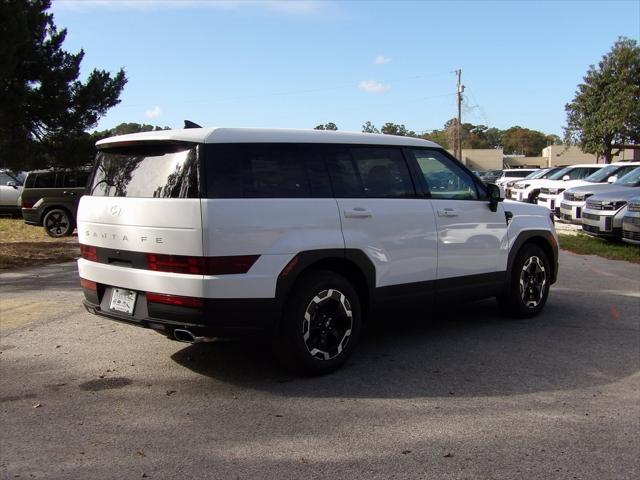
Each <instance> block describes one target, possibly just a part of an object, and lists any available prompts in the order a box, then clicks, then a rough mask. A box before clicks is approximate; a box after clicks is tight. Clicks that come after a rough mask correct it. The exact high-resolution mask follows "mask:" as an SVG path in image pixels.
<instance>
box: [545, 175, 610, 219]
mask: <svg viewBox="0 0 640 480" xmlns="http://www.w3.org/2000/svg"><path fill="white" fill-rule="evenodd" d="M603 167H604V165H602V164H597V163H584V164H581V165H571V166H569V167H565V169H564V170H560V171H559V172H557V173H556V174H555V175H553V176H552V177H549V178H548V179H546V180H540V181H539V183H538V184H537V187H538V189H539V190H540V194H539V195H538V199H537V200H536V203H537V204H538V205H541V206H543V207H546V208H548V209H549V210H551V212H553V213H554V214H555V215H556V216H559V215H560V202H561V200H562V192H564V191H565V189H566V188H567V185H568V183H567V182H569V181H571V180H581V179H583V178H586V177H588V176H589V175H591V174H592V173H595V172H597V171H598V170H600V169H601V168H603Z"/></svg>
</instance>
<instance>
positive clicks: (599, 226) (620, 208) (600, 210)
mask: <svg viewBox="0 0 640 480" xmlns="http://www.w3.org/2000/svg"><path fill="white" fill-rule="evenodd" d="M639 194H640V187H631V188H629V187H626V188H625V187H620V188H619V189H618V190H616V191H610V192H607V193H601V194H598V195H594V196H592V197H590V198H589V199H588V200H587V205H586V207H585V209H584V211H583V212H582V230H583V231H584V232H585V233H588V234H589V235H593V236H595V237H601V238H607V239H619V238H621V237H622V218H623V217H624V216H625V214H626V213H627V204H628V203H629V201H630V200H631V199H632V198H634V197H637V196H638V195H639Z"/></svg>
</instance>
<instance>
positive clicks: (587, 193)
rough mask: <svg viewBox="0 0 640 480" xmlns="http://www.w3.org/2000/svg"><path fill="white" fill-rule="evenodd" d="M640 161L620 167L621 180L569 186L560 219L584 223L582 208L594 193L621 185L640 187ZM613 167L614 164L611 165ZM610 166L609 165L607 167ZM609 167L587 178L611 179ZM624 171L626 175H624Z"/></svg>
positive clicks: (618, 173) (617, 187) (564, 195)
mask: <svg viewBox="0 0 640 480" xmlns="http://www.w3.org/2000/svg"><path fill="white" fill-rule="evenodd" d="M639 165H640V163H637V162H634V163H629V164H628V165H626V166H624V167H622V168H620V169H619V170H618V171H617V172H616V175H615V176H616V177H617V176H620V179H619V180H616V181H615V182H613V183H604V182H600V183H597V182H590V183H587V184H585V185H582V186H578V187H573V188H569V189H567V190H565V191H564V193H563V194H562V202H561V203H560V219H561V220H562V221H564V222H568V223H574V224H577V225H580V224H581V223H582V210H583V209H584V204H585V200H586V199H587V198H589V197H591V196H592V195H594V194H601V193H606V192H608V191H615V190H617V189H619V188H620V187H638V186H640V167H639ZM610 167H613V165H610ZM607 168H608V167H607ZM607 168H603V169H602V170H600V171H598V172H596V173H594V174H593V175H590V176H589V177H587V178H586V179H585V180H588V179H591V180H594V179H602V178H604V179H607V180H609V179H611V177H610V176H609V177H607V175H608V174H609V172H608V171H606V170H607ZM623 173H624V175H623Z"/></svg>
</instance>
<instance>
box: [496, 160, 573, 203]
mask: <svg viewBox="0 0 640 480" xmlns="http://www.w3.org/2000/svg"><path fill="white" fill-rule="evenodd" d="M562 168H564V167H554V168H541V169H540V170H535V171H533V172H531V173H530V174H529V175H527V176H526V177H524V178H523V179H521V180H511V181H509V182H507V183H505V184H504V185H503V186H504V197H505V198H506V199H508V200H518V192H519V191H522V190H525V185H527V183H528V181H529V180H537V179H542V178H549V176H550V175H552V174H553V173H554V172H556V171H558V170H560V169H562ZM520 197H521V198H522V197H523V195H522V194H520ZM520 201H522V200H520ZM528 203H532V202H528ZM533 203H535V202H533Z"/></svg>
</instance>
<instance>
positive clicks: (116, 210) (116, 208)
mask: <svg viewBox="0 0 640 480" xmlns="http://www.w3.org/2000/svg"><path fill="white" fill-rule="evenodd" d="M109 213H110V214H111V215H113V216H114V217H117V216H118V215H120V214H121V213H122V207H120V205H111V208H110V209H109Z"/></svg>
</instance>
